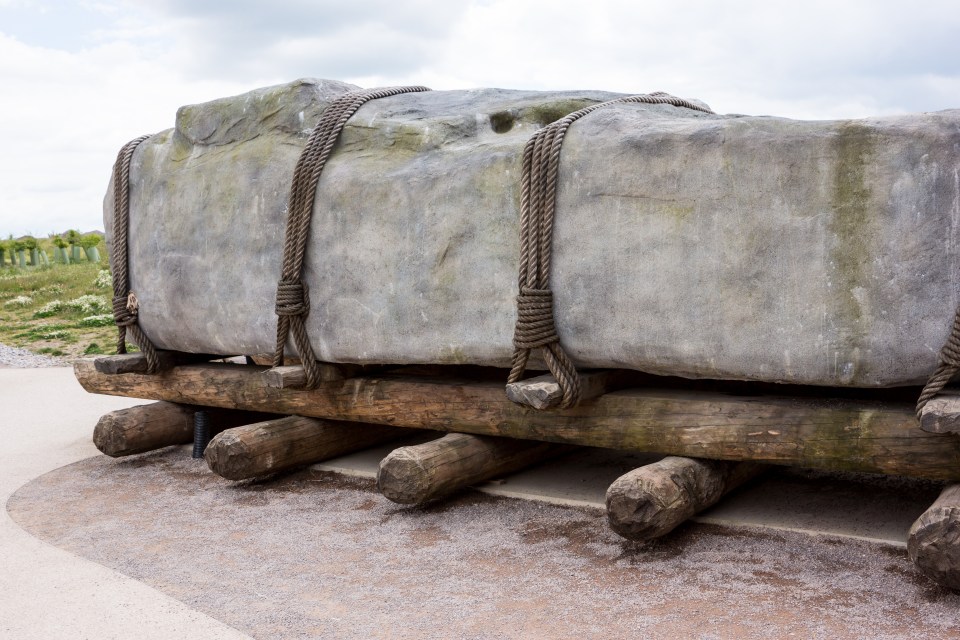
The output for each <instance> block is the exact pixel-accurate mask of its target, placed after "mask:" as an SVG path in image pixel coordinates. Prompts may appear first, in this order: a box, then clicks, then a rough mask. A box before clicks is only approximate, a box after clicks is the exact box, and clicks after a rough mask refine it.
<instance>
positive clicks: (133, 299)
mask: <svg viewBox="0 0 960 640" xmlns="http://www.w3.org/2000/svg"><path fill="white" fill-rule="evenodd" d="M149 137H150V136H140V137H139V138H137V139H135V140H131V141H130V142H128V143H127V144H125V145H123V147H122V148H121V149H120V153H118V154H117V161H116V162H115V163H114V165H113V256H112V260H111V262H112V263H113V265H112V266H113V319H114V322H116V325H117V353H126V352H127V333H129V334H130V336H131V338H132V341H133V342H134V344H136V345H137V346H138V347H140V351H141V352H142V353H143V355H144V356H146V358H147V373H148V374H152V373H157V371H158V370H159V369H160V360H159V359H158V358H157V349H156V347H154V346H153V343H152V342H150V339H149V338H147V336H146V334H145V333H144V332H143V330H142V329H141V328H140V325H139V323H138V320H137V316H138V313H139V310H140V303H139V302H138V301H137V296H136V295H135V294H134V293H133V291H130V285H129V282H128V272H127V266H128V265H127V232H128V229H129V226H130V160H131V159H132V158H133V152H134V151H136V149H137V147H138V146H139V145H140V143H141V142H143V141H144V140H146V139H147V138H149Z"/></svg>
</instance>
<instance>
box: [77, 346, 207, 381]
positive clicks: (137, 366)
mask: <svg viewBox="0 0 960 640" xmlns="http://www.w3.org/2000/svg"><path fill="white" fill-rule="evenodd" d="M219 357H221V356H211V355H205V354H202V353H182V352H180V351H162V350H160V351H157V359H158V360H159V362H160V370H161V371H162V370H165V369H172V368H173V367H176V366H178V365H183V364H192V363H195V362H208V361H210V360H214V359H216V358H219ZM94 366H95V367H96V369H97V371H98V372H100V373H105V374H108V375H118V374H121V373H146V371H147V357H146V356H145V355H143V354H142V353H121V354H118V355H113V356H97V357H96V358H94Z"/></svg>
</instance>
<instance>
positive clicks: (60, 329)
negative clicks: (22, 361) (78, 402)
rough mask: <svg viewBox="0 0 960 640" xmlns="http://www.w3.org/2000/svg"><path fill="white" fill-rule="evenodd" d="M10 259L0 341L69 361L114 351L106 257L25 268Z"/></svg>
mask: <svg viewBox="0 0 960 640" xmlns="http://www.w3.org/2000/svg"><path fill="white" fill-rule="evenodd" d="M104 253H105V252H104ZM51 256H52V252H51ZM7 260H8V262H7V263H6V265H5V266H4V267H2V268H0V342H2V343H4V344H7V345H10V346H14V347H20V348H24V349H29V350H30V351H33V352H34V353H41V354H47V355H55V356H64V357H68V358H72V357H78V356H82V355H84V354H88V355H89V354H94V353H105V354H113V353H116V343H117V338H116V336H117V329H116V327H114V326H113V318H112V315H111V307H110V297H111V296H112V295H113V291H112V289H111V288H110V283H109V278H106V277H105V274H104V273H103V272H104V271H106V270H107V269H108V268H109V267H108V261H107V259H106V257H105V256H104V257H103V258H102V259H101V261H100V262H99V263H90V262H87V261H86V260H83V261H81V262H78V263H76V264H70V265H62V264H52V265H50V266H49V267H42V266H41V267H30V266H28V267H26V268H24V269H20V268H17V267H11V266H10V265H9V255H8V256H7Z"/></svg>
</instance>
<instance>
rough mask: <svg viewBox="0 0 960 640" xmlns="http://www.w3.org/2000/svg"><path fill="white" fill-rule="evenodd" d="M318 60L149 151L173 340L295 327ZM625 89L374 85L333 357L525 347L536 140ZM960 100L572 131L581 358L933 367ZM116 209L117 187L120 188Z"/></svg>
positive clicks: (316, 255)
mask: <svg viewBox="0 0 960 640" xmlns="http://www.w3.org/2000/svg"><path fill="white" fill-rule="evenodd" d="M349 89H350V86H349V85H346V84H343V83H337V82H330V81H314V80H301V81H298V82H294V83H291V84H288V85H283V86H278V87H272V88H268V89H261V90H258V91H254V92H251V93H249V94H244V95H241V96H236V97H233V98H226V99H223V100H218V101H214V102H211V103H207V104H202V105H195V106H190V107H184V108H182V109H181V110H180V111H179V113H178V115H177V122H176V128H175V129H173V130H169V131H165V132H163V133H160V134H157V135H156V136H154V137H152V138H151V139H150V140H148V141H147V142H146V143H144V144H143V145H141V147H140V148H139V149H138V151H137V153H136V154H135V156H134V160H133V165H132V187H131V203H132V204H131V238H132V245H131V249H130V261H131V281H132V285H133V289H134V290H135V291H136V293H137V295H138V297H139V299H140V303H141V311H140V317H141V324H142V325H143V327H144V329H145V330H146V332H147V333H148V335H150V336H151V337H152V338H153V339H154V341H155V342H156V343H157V344H158V345H159V346H161V347H166V348H172V349H181V350H187V351H199V352H219V353H246V354H253V353H264V352H269V351H271V350H272V343H273V341H274V339H275V338H274V332H275V318H274V315H273V300H274V290H275V286H276V281H277V279H278V277H279V273H280V261H281V246H282V240H283V224H284V221H285V203H286V198H287V191H288V189H289V186H290V180H291V176H292V170H293V166H294V164H295V163H296V158H297V156H298V154H299V152H300V150H301V149H302V147H303V145H304V143H305V141H306V136H307V135H308V134H309V128H310V127H311V126H312V124H313V123H314V122H316V120H317V118H318V116H319V114H320V113H321V112H322V109H323V108H324V106H325V104H327V103H328V102H329V100H330V99H331V98H332V97H333V96H335V95H337V94H338V93H340V92H343V91H346V90H349ZM615 96H616V94H609V93H602V92H551V93H543V92H532V91H506V90H498V89H481V90H473V91H436V92H431V93H420V94H410V95H402V96H396V97H392V98H387V99H383V100H377V101H373V102H370V103H367V104H366V105H365V106H363V107H362V108H361V109H360V111H359V112H357V114H356V115H355V116H354V117H353V118H352V119H351V121H350V123H349V124H348V126H347V127H346V129H345V130H344V133H343V135H342V137H341V140H340V143H339V144H338V146H337V148H336V150H335V152H334V155H333V157H332V158H331V160H330V162H329V164H328V165H327V168H326V170H325V172H324V174H323V176H322V178H321V180H320V184H319V187H318V193H317V206H316V208H315V211H314V218H313V223H312V227H311V239H310V245H309V255H308V258H307V267H306V271H305V280H306V281H307V282H308V284H309V286H310V298H311V309H312V311H311V315H310V320H309V331H310V335H311V339H312V341H313V344H314V347H315V349H316V352H317V356H318V357H319V358H321V359H323V360H329V361H341V362H360V363H378V362H379V363H394V362H417V363H477V364H492V365H501V366H503V365H506V364H507V363H508V362H509V358H510V354H511V351H512V347H511V338H512V330H513V323H514V319H515V311H514V296H515V294H516V271H517V260H518V258H517V253H518V242H517V221H518V212H519V178H520V159H521V154H522V150H523V145H524V144H525V142H526V140H527V139H528V138H529V137H530V135H532V133H533V132H534V131H535V130H536V128H538V127H539V126H542V125H544V124H546V123H548V122H550V121H553V120H555V119H556V118H559V117H562V116H563V115H564V114H566V113H568V112H570V111H573V110H576V109H578V108H580V107H582V106H585V105H587V104H590V103H592V102H596V101H600V100H607V99H610V98H612V97H615ZM958 151H960V111H957V110H951V111H943V112H938V113H928V114H916V115H907V116H897V117H884V118H871V119H865V120H855V121H818V122H804V121H794V120H787V119H782V118H771V117H743V116H721V115H716V116H713V115H709V114H704V113H701V112H697V111H692V110H687V109H683V108H676V107H672V106H667V105H640V104H629V105H617V106H613V107H610V108H607V109H603V110H600V111H597V112H595V113H593V114H591V115H590V116H588V117H586V118H583V119H582V120H580V121H578V122H577V123H576V124H574V125H573V126H572V127H571V128H570V131H569V133H568V135H567V138H566V141H565V142H564V145H563V155H562V160H561V168H560V189H559V195H558V205H557V220H556V227H555V244H554V256H553V288H554V291H555V303H556V315H557V321H558V330H559V333H560V336H561V338H562V340H563V342H564V344H565V346H566V347H567V349H568V350H569V352H570V353H571V355H572V356H573V358H574V360H575V361H576V362H577V363H578V364H579V365H581V366H592V367H604V366H615V367H627V368H634V369H640V370H644V371H649V372H653V373H663V374H675V375H682V376H689V377H711V378H732V379H755V380H767V381H779V382H796V383H804V384H823V385H838V386H863V387H872V386H892V385H902V384H912V383H918V382H921V381H923V380H924V379H925V378H926V376H927V375H928V374H929V372H930V371H931V370H932V369H933V368H934V366H935V363H936V352H937V351H938V350H939V348H940V346H941V345H942V343H943V341H944V339H945V337H946V335H947V331H948V329H949V325H950V322H951V320H952V316H953V311H954V309H955V307H956V304H957V301H958V289H957V284H956V281H957V277H956V274H957V273H958V269H957V267H958V249H957V246H958V241H960V237H958V225H960V178H958V176H960V153H958ZM105 218H106V222H107V229H110V226H111V225H110V220H111V219H112V210H111V198H110V192H109V191H108V197H107V199H106V201H105Z"/></svg>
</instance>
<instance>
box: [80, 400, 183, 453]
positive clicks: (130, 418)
mask: <svg viewBox="0 0 960 640" xmlns="http://www.w3.org/2000/svg"><path fill="white" fill-rule="evenodd" d="M193 414H194V409H193V408H191V407H186V406H183V405H179V404H174V403H172V402H153V403H151V404H141V405H137V406H136V407H128V408H126V409H118V410H116V411H111V412H110V413H106V414H104V415H103V416H101V417H100V420H99V421H98V422H97V426H96V427H94V429H93V444H94V445H96V447H97V449H99V450H100V451H101V452H103V453H105V454H107V455H108V456H110V457H112V458H119V457H121V456H129V455H133V454H135V453H143V452H145V451H152V450H154V449H160V448H162V447H169V446H171V445H174V444H186V443H188V442H192V441H193Z"/></svg>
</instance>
